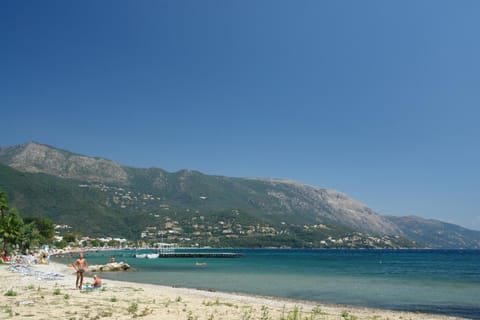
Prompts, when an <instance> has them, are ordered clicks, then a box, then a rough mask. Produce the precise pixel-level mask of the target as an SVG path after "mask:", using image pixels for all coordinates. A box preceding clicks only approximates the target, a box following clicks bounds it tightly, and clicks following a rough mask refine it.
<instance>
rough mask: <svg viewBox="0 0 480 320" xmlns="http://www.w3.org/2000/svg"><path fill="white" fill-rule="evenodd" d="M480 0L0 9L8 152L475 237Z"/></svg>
mask: <svg viewBox="0 0 480 320" xmlns="http://www.w3.org/2000/svg"><path fill="white" fill-rule="evenodd" d="M479 16H480V2H478V1H383V0H382V1H353V0H352V1H313V0H312V1H305V0H303V1H302V0H300V1H293V0H292V1H282V0H275V1H273V0H272V1H250V0H247V1H225V0H218V1H200V0H192V1H187V0H180V1H173V0H172V1H160V0H159V1H147V0H145V1H122V0H115V1H113V0H112V1H89V0H85V1H49V0H46V1H10V0H4V1H1V2H0V44H1V45H0V48H1V50H0V106H1V119H2V121H1V123H2V125H0V145H1V146H11V145H16V144H22V143H25V142H27V141H31V140H33V141H37V142H41V143H44V144H48V145H52V146H55V147H58V148H62V149H66V150H69V151H73V152H77V153H80V154H85V155H89V156H98V157H103V158H107V159H111V160H114V161H116V162H119V163H121V164H124V165H128V166H135V167H160V168H163V169H166V170H168V171H177V170H180V169H184V168H188V169H194V170H199V171H201V172H203V173H206V174H216V175H225V176H234V177H268V178H285V179H291V180H296V181H299V182H302V183H305V184H309V185H313V186H318V187H324V188H333V189H336V190H339V191H342V192H345V193H346V194H348V195H349V196H351V197H353V198H355V199H357V200H358V201H360V202H362V203H364V204H366V205H368V206H369V207H371V208H372V209H374V210H375V211H377V212H379V213H382V214H394V215H418V216H422V217H425V218H434V219H440V220H443V221H447V222H453V223H456V224H460V225H462V226H465V227H468V228H472V229H476V230H480V210H479V201H480V195H479V190H480V170H479V164H480V150H479V147H478V145H479V142H478V141H480V125H479V119H480V108H479V107H480V90H479V88H480V59H479V57H480V40H479V39H480V38H479V36H478V32H479V30H480V19H478V17H479Z"/></svg>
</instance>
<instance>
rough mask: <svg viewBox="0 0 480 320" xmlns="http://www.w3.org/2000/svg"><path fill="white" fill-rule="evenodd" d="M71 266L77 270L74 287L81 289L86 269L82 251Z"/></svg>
mask: <svg viewBox="0 0 480 320" xmlns="http://www.w3.org/2000/svg"><path fill="white" fill-rule="evenodd" d="M73 267H74V268H75V270H77V282H76V283H75V288H77V289H80V290H82V285H83V274H84V273H85V271H87V260H85V258H84V257H83V253H80V254H79V255H78V259H77V260H75V262H74V263H73Z"/></svg>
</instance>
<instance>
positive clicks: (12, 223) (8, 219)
mask: <svg viewBox="0 0 480 320" xmlns="http://www.w3.org/2000/svg"><path fill="white" fill-rule="evenodd" d="M22 230H23V220H22V219H20V216H19V214H18V211H17V210H16V209H10V210H9V212H8V214H7V215H4V216H3V217H2V218H1V219H0V237H1V238H2V239H3V250H5V249H6V248H7V244H21V240H22V236H23V232H22Z"/></svg>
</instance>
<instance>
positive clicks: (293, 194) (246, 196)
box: [0, 142, 480, 248]
mask: <svg viewBox="0 0 480 320" xmlns="http://www.w3.org/2000/svg"><path fill="white" fill-rule="evenodd" d="M0 163H3V164H5V165H7V166H9V167H10V168H12V169H15V170H18V171H20V172H28V173H32V174H39V173H41V174H46V175H50V176H55V177H58V178H61V179H65V181H70V180H71V181H79V182H85V183H86V185H94V184H99V185H101V184H105V185H111V186H117V187H119V188H123V189H128V190H131V192H133V193H135V192H141V193H142V194H144V195H148V197H152V198H153V199H155V201H152V202H148V201H146V200H145V201H143V204H142V205H139V204H137V205H135V206H134V207H131V208H130V209H131V210H132V211H131V212H129V214H128V217H127V220H128V221H134V223H137V221H140V220H142V219H143V220H142V221H143V225H144V226H147V225H148V224H149V223H150V222H149V218H148V217H145V216H144V215H143V214H144V213H145V212H147V211H149V212H150V214H151V213H152V212H153V213H154V212H159V210H163V209H161V208H183V209H182V210H184V209H185V210H194V212H217V213H218V212H228V211H232V210H237V211H238V210H239V211H240V212H244V213H245V214H246V215H248V216H250V217H254V219H261V220H262V221H268V222H269V223H270V224H271V225H276V224H282V223H284V224H285V223H288V224H290V225H299V226H301V225H326V226H330V227H332V226H334V227H333V228H334V229H338V228H340V229H342V230H343V229H345V230H351V231H352V232H360V233H365V234H372V235H380V236H381V235H395V236H401V237H407V238H408V237H410V239H414V240H415V241H417V242H419V243H421V242H422V240H423V239H429V241H430V242H424V243H426V244H427V245H428V246H435V244H434V242H433V240H435V238H429V237H428V236H426V235H425V233H421V232H420V233H411V232H410V230H411V229H412V228H411V225H409V224H406V223H402V222H403V220H399V219H394V218H389V217H386V216H382V215H380V214H378V213H376V212H374V211H373V210H371V209H370V208H368V207H367V206H365V205H363V204H361V203H359V202H358V201H356V200H354V199H352V198H350V197H348V196H347V195H345V194H343V193H341V192H338V191H335V190H329V189H323V188H317V187H312V186H307V185H303V184H301V183H298V182H293V181H286V180H277V179H260V178H230V177H223V176H210V175H204V174H202V173H200V172H197V171H192V170H181V171H179V172H175V173H170V172H167V171H165V170H163V169H159V168H149V169H142V168H131V167H125V166H122V165H120V164H118V163H115V162H113V161H110V160H106V159H102V158H92V157H87V156H82V155H78V154H75V153H71V152H68V151H64V150H59V149H56V148H53V147H50V146H47V145H43V144H39V143H35V142H29V143H27V144H24V145H20V146H13V147H0ZM79 185H81V183H79ZM0 187H1V186H0ZM82 191H84V190H82ZM22 197H24V198H25V195H22ZM97 197H98V195H97ZM102 201H104V202H105V203H107V206H106V207H104V208H103V209H101V211H102V212H108V213H106V214H107V215H112V214H113V213H112V212H111V211H110V210H111V209H112V208H113V207H108V206H112V203H114V202H112V201H107V200H106V199H103V200H102ZM108 203H109V204H108ZM126 203H127V202H126ZM115 208H116V207H115ZM121 209H122V207H121V206H120V210H121ZM46 210H47V209H46ZM115 210H119V209H118V208H116V209H115ZM123 210H126V209H125V208H123ZM115 212H117V211H115ZM154 215H155V214H154ZM135 217H137V218H135ZM140 217H142V218H141V219H140ZM132 219H133V220H132ZM439 223H441V222H439ZM422 225H423V224H422V223H420V222H419V224H418V226H419V227H420V229H422V227H421V226H422ZM437 227H438V226H437ZM425 230H427V229H425ZM429 230H431V229H429ZM427 233H428V232H427ZM465 234H468V237H469V239H465ZM479 235H480V232H476V231H473V233H465V232H464V233H462V232H457V233H456V234H455V235H454V236H452V239H451V241H449V242H448V243H444V244H445V245H450V246H453V247H455V246H456V247H458V246H460V245H462V244H463V245H468V247H475V246H477V247H479V248H480V236H479ZM472 239H473V240H472ZM438 240H439V239H438V238H437V239H436V241H437V242H438ZM439 246H440V245H439Z"/></svg>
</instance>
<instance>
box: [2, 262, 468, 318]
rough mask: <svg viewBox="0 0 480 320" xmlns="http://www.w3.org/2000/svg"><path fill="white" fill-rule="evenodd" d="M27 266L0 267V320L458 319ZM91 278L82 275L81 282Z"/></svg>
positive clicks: (55, 266) (51, 266)
mask: <svg viewBox="0 0 480 320" xmlns="http://www.w3.org/2000/svg"><path fill="white" fill-rule="evenodd" d="M30 268H31V269H30V271H33V272H31V273H30V275H25V274H24V273H22V272H12V271H10V270H9V269H8V265H5V264H3V265H0V279H1V291H2V292H1V295H0V319H48V320H53V319H71V320H73V319H133V318H141V319H172V320H173V319H175V320H180V319H181V320H195V319H198V320H204V319H205V320H207V319H209V320H213V319H216V320H218V319H225V320H227V319H239V320H240V319H241V320H247V319H250V320H253V319H261V320H267V319H271V320H282V319H285V320H294V319H296V320H300V319H305V320H306V319H312V320H313V319H325V320H330V319H332V320H333V319H338V320H341V319H348V320H354V319H372V320H374V319H375V320H380V319H385V320H386V319H389V320H393V319H398V320H400V319H402V320H405V319H412V320H415V319H461V318H456V317H446V316H440V315H432V314H423V313H412V312H398V311H389V310H379V309H369V308H359V307H349V306H337V305H330V304H318V303H309V302H304V301H292V300H285V299H279V298H270V297H256V296H247V295H240V294H229V293H221V292H210V291H203V290H196V289H185V288H172V287H167V286H158V285H147V284H138V283H131V282H123V281H111V280H104V288H103V289H102V290H95V291H80V290H78V289H75V273H74V270H73V268H69V267H67V266H64V265H61V264H57V263H50V264H48V265H33V266H31V267H30ZM50 273H54V274H60V275H61V276H47V275H48V274H50ZM99 275H100V276H101V274H99ZM47 278H51V279H47ZM91 281H92V274H90V273H87V275H86V277H85V281H84V284H85V283H89V282H91Z"/></svg>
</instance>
